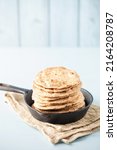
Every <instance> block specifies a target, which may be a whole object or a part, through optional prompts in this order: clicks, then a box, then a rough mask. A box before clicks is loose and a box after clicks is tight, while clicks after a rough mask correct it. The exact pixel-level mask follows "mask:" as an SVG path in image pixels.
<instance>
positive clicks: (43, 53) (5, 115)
mask: <svg viewBox="0 0 117 150" xmlns="http://www.w3.org/2000/svg"><path fill="white" fill-rule="evenodd" d="M58 65H59V66H61V65H62V66H66V67H69V68H71V69H74V70H76V71H77V72H78V73H79V74H80V77H81V80H82V82H83V87H84V88H86V89H87V90H89V91H90V92H91V93H92V95H93V97H94V103H96V104H99V100H100V96H99V49H95V48H93V49H90V48H89V49H77V48H76V49H73V48H71V49H70V48H69V49H63V48H61V49H60V48H50V49H49V48H43V49H42V48H40V49H34V48H29V49H28V48H27V49H26V48H17V49H16V48H9V49H2V48H1V49H0V82H4V83H9V84H13V85H16V86H20V87H24V88H31V86H32V81H33V79H34V77H35V75H36V73H37V72H38V71H40V70H41V69H43V68H45V67H48V66H58ZM3 95H4V93H3V92H1V91H0V150H9V149H12V150H16V149H17V150H21V149H22V150H24V149H28V150H32V149H34V150H39V149H44V150H46V149H48V150H58V149H61V150H63V149H64V150H71V149H72V150H76V149H81V150H86V149H87V150H92V149H95V150H99V141H100V140H99V132H96V133H94V134H92V135H89V136H86V137H83V138H80V139H78V140H76V141H75V142H73V143H72V144H70V145H65V144H63V143H60V144H58V145H52V144H51V143H49V142H48V141H47V139H46V138H45V137H44V136H43V135H42V134H41V133H39V132H38V131H37V130H35V129H33V128H31V127H30V126H28V125H27V124H25V123H24V122H22V120H21V119H20V118H19V117H18V116H17V115H16V114H15V112H14V111H13V110H12V109H11V108H10V107H9V106H8V105H7V104H5V103H4V100H3Z"/></svg>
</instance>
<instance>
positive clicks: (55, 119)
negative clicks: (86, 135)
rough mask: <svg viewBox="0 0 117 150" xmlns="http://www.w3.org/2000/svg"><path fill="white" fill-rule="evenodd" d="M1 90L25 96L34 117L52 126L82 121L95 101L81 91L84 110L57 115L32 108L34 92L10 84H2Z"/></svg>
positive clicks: (83, 90) (85, 92)
mask: <svg viewBox="0 0 117 150" xmlns="http://www.w3.org/2000/svg"><path fill="white" fill-rule="evenodd" d="M0 90H3V91H10V92H17V93H21V94H24V98H25V103H26V105H27V107H28V109H29V111H30V113H31V114H32V116H33V117H34V118H36V119H37V120H40V121H43V122H48V123H52V124H67V123H71V122H75V121H77V120H80V119H81V118H83V117H84V116H85V114H86V112H87V110H88V109H89V107H90V105H91V104H92V101H93V96H92V95H91V94H90V93H89V92H88V91H87V90H85V89H81V92H82V93H83V95H84V97H85V107H84V108H81V109H79V110H76V111H74V112H69V113H56V112H51V113H41V112H38V111H37V110H35V109H34V108H32V107H31V106H32V104H33V103H34V101H33V100H32V90H28V89H24V88H20V87H16V86H12V85H8V84H3V83H0Z"/></svg>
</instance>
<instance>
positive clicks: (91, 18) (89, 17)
mask: <svg viewBox="0 0 117 150" xmlns="http://www.w3.org/2000/svg"><path fill="white" fill-rule="evenodd" d="M99 8H100V6H99V0H80V46H81V47H86V46H88V47H99V33H100V31H99V24H100V22H99V17H100V13H99V11H100V10H99Z"/></svg>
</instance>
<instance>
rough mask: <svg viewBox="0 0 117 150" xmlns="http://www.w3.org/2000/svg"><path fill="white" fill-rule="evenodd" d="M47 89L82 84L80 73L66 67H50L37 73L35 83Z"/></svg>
mask: <svg viewBox="0 0 117 150" xmlns="http://www.w3.org/2000/svg"><path fill="white" fill-rule="evenodd" d="M35 83H36V85H39V86H41V87H43V88H46V89H49V88H50V89H51V88H54V89H62V88H68V87H72V86H77V85H78V84H80V78H79V75H78V74H77V73H76V72H75V71H72V70H70V69H67V68H65V67H50V68H47V69H45V70H43V71H41V72H40V73H38V74H37V76H36V77H35V80H34V84H35Z"/></svg>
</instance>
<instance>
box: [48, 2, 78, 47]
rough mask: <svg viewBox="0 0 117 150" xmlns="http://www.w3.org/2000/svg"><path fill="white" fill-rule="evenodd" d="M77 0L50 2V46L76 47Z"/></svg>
mask: <svg viewBox="0 0 117 150" xmlns="http://www.w3.org/2000/svg"><path fill="white" fill-rule="evenodd" d="M78 2H79V0H50V45H51V46H60V47H61V46H63V47H72V46H73V47H76V46H77V45H78V40H79V39H78V34H79V33H78V13H77V12H78V11H77V9H78V4H79V3H78Z"/></svg>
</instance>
